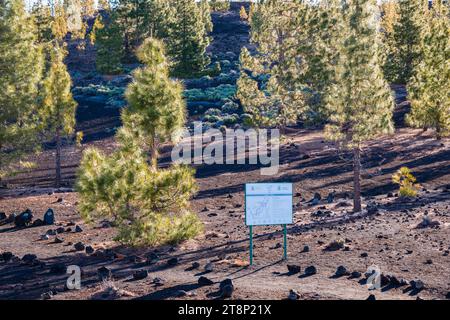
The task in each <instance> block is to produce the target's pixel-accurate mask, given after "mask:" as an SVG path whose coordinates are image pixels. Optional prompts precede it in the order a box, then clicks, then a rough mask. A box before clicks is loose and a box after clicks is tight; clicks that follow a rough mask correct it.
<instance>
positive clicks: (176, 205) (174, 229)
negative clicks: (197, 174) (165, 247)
mask: <svg viewBox="0 0 450 320" xmlns="http://www.w3.org/2000/svg"><path fill="white" fill-rule="evenodd" d="M121 135H122V138H120V140H121V143H122V146H121V147H120V148H119V150H118V151H116V152H115V153H113V154H112V155H111V156H108V157H107V156H105V155H103V154H102V153H100V152H99V151H98V150H95V149H88V150H87V151H86V152H85V153H84V156H83V159H82V161H81V165H80V171H79V175H78V180H77V184H76V188H77V191H78V192H79V194H80V204H79V210H80V213H81V215H82V217H83V218H84V219H85V220H86V221H87V222H92V221H97V220H101V219H104V218H108V219H111V220H113V222H114V223H115V224H116V225H118V226H119V233H118V235H117V237H116V240H117V241H120V242H121V243H123V244H127V245H137V246H139V245H157V244H163V243H176V242H179V241H182V240H185V239H188V238H191V237H193V236H195V235H197V234H198V233H199V232H200V231H201V228H202V225H201V222H200V221H199V219H198V218H197V216H196V215H194V214H193V213H191V212H190V211H189V199H190V198H191V197H192V195H193V194H194V193H195V191H196V184H195V178H194V171H193V169H191V168H188V167H184V166H175V167H172V168H169V169H165V170H152V169H151V167H150V166H149V165H148V164H147V163H146V157H145V153H144V152H142V150H141V149H140V148H139V147H137V146H136V145H135V143H134V142H133V141H132V139H129V137H128V136H127V135H124V133H123V130H122V132H120V133H119V136H121Z"/></svg>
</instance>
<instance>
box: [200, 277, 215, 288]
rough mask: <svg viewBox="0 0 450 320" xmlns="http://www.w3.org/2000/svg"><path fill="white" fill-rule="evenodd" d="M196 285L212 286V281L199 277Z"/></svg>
mask: <svg viewBox="0 0 450 320" xmlns="http://www.w3.org/2000/svg"><path fill="white" fill-rule="evenodd" d="M198 284H199V285H201V286H211V285H213V284H214V281H212V280H211V279H209V278H207V277H205V276H201V277H200V278H198Z"/></svg>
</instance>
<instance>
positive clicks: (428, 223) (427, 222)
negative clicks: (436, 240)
mask: <svg viewBox="0 0 450 320" xmlns="http://www.w3.org/2000/svg"><path fill="white" fill-rule="evenodd" d="M440 225H441V223H440V222H439V221H433V220H432V219H431V217H430V216H428V215H425V216H424V217H423V220H422V222H421V223H419V224H418V225H417V227H416V228H417V229H425V228H438V227H439V226H440Z"/></svg>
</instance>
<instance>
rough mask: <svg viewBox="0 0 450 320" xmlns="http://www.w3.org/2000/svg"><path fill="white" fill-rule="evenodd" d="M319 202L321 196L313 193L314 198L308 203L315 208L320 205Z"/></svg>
mask: <svg viewBox="0 0 450 320" xmlns="http://www.w3.org/2000/svg"><path fill="white" fill-rule="evenodd" d="M320 200H322V196H321V195H320V193H317V192H316V193H315V194H314V198H312V199H311V200H310V202H311V204H312V205H313V206H316V205H318V204H319V203H320Z"/></svg>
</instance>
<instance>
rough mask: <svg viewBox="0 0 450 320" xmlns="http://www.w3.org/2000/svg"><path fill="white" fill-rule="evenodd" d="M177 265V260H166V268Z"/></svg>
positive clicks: (175, 258)
mask: <svg viewBox="0 0 450 320" xmlns="http://www.w3.org/2000/svg"><path fill="white" fill-rule="evenodd" d="M177 264H178V258H177V257H174V258H170V259H169V260H167V265H168V266H171V267H173V266H176V265H177Z"/></svg>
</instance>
